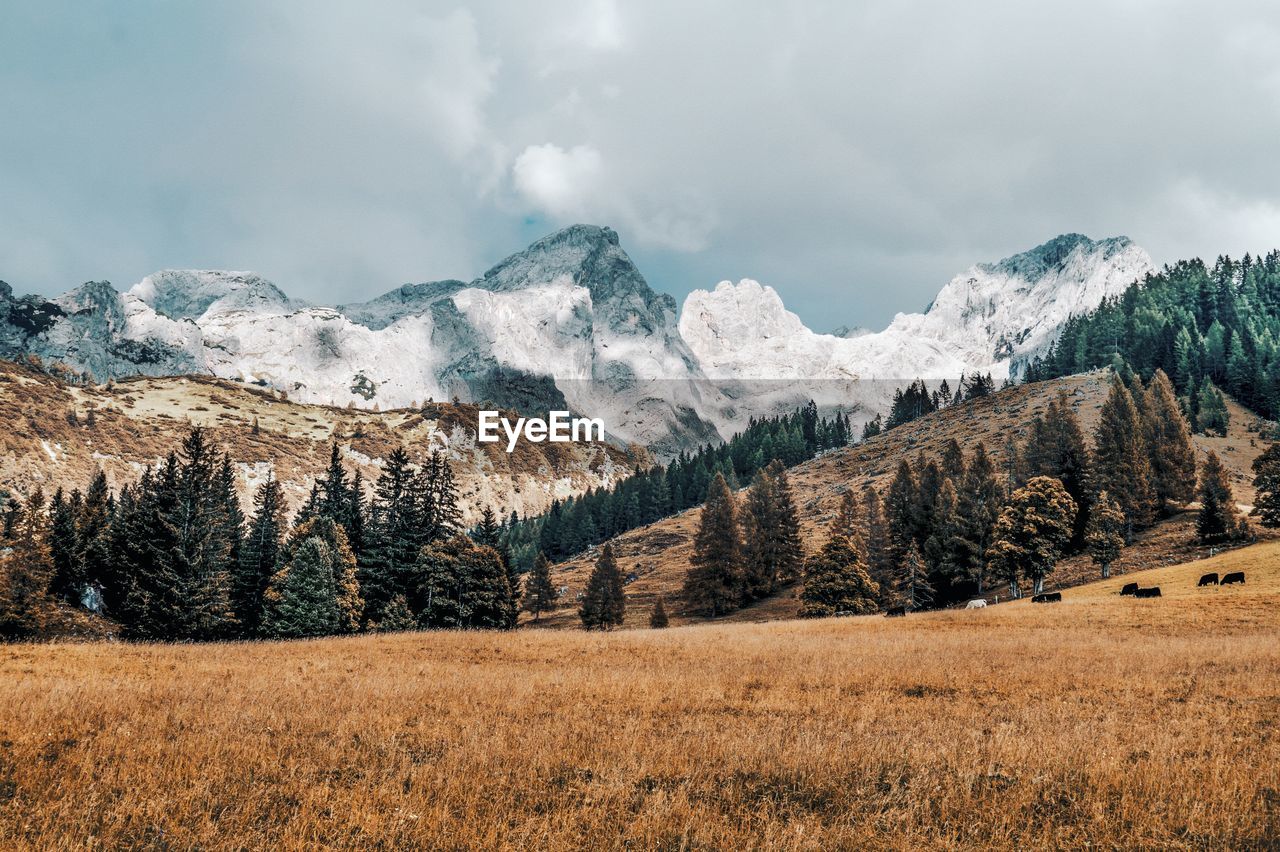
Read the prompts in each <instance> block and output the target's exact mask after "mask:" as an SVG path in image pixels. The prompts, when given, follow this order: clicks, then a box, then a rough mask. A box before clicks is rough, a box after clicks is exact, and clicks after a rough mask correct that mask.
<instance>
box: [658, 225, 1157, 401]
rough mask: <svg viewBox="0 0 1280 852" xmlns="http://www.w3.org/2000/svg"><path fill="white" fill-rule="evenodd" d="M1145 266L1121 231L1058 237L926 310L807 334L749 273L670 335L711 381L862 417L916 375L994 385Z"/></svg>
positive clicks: (958, 283) (950, 290)
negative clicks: (880, 324)
mask: <svg viewBox="0 0 1280 852" xmlns="http://www.w3.org/2000/svg"><path fill="white" fill-rule="evenodd" d="M1152 271H1154V266H1153V264H1152V262H1151V258H1150V257H1149V256H1148V255H1147V253H1146V252H1145V251H1143V250H1142V249H1141V248H1139V247H1137V246H1135V245H1133V243H1131V242H1130V241H1129V240H1128V239H1127V238H1125V237H1115V238H1112V239H1107V240H1100V241H1097V242H1094V241H1092V240H1089V239H1088V238H1087V237H1083V236H1081V235H1079V234H1068V235H1065V236H1061V237H1058V238H1056V239H1054V240H1050V241H1049V242H1047V243H1045V244H1044V245H1042V246H1038V247H1036V248H1034V249H1032V250H1030V251H1028V252H1024V253H1022V254H1018V255H1014V256H1013V257H1009V258H1006V259H1004V260H1002V261H999V262H998V263H992V264H978V265H975V266H973V267H972V268H970V269H969V270H968V271H966V272H964V273H962V274H960V275H957V276H956V277H955V278H953V279H952V280H951V282H950V283H949V284H947V285H946V286H945V287H943V288H942V290H941V292H939V294H938V296H937V298H936V299H934V301H933V303H932V304H931V305H930V306H929V309H928V310H927V311H926V312H925V313H923V314H898V315H897V316H896V317H894V319H893V322H892V323H890V324H889V326H888V327H887V328H886V329H884V330H883V331H880V332H875V333H865V334H858V335H854V336H836V335H827V334H816V333H814V332H812V331H810V330H809V329H808V328H806V327H805V326H804V324H803V323H802V322H800V319H799V317H797V316H795V315H794V314H792V313H790V312H789V311H787V310H786V308H785V307H784V306H783V304H782V299H781V298H780V297H779V296H778V294H777V293H776V292H775V291H774V290H773V288H771V287H765V286H762V285H760V284H758V283H757V282H755V281H751V280H743V281H741V282H739V283H738V284H732V283H730V282H728V281H724V282H721V283H720V284H719V285H718V286H717V287H716V289H715V290H714V291H712V292H708V291H706V290H695V291H693V292H692V293H690V294H689V296H688V298H686V300H685V305H684V311H683V313H682V314H681V318H680V331H681V334H682V335H683V337H684V339H685V341H686V342H687V343H688V344H689V346H690V348H691V349H692V350H693V352H694V354H695V355H696V357H697V358H698V362H699V364H700V365H701V366H702V369H703V370H704V372H705V373H706V374H707V375H708V377H710V378H711V379H712V380H714V381H717V382H719V383H721V384H724V383H727V382H735V381H736V382H740V383H749V384H750V385H751V387H752V388H753V389H754V391H755V396H756V397H757V398H758V399H769V400H772V402H773V404H774V405H775V406H781V405H784V404H787V403H789V402H790V403H794V401H796V400H804V399H809V398H813V399H816V400H817V401H818V402H819V404H823V403H824V402H825V403H826V404H829V405H836V404H841V403H843V404H844V405H846V406H847V405H849V404H850V403H853V404H859V403H860V404H861V405H862V406H863V408H864V411H865V412H866V413H871V412H874V411H878V410H883V409H884V407H885V406H886V403H887V401H888V400H889V399H890V398H891V397H892V394H893V391H894V390H895V389H896V388H898V387H901V386H902V385H904V384H906V383H907V382H909V381H911V380H913V379H915V378H917V377H919V378H924V379H935V380H941V379H944V378H945V379H948V380H950V381H952V382H954V381H955V380H956V379H958V378H959V377H960V375H961V374H962V373H968V374H972V373H974V372H980V373H991V374H992V376H993V378H994V379H995V380H996V381H1000V380H1002V379H1003V378H1005V377H1007V376H1009V375H1010V374H1011V373H1013V374H1016V373H1018V372H1019V371H1020V370H1021V369H1023V368H1024V367H1025V365H1026V363H1027V362H1028V361H1029V360H1030V359H1031V358H1033V357H1034V356H1035V355H1036V354H1037V353H1039V352H1042V351H1044V350H1045V349H1046V348H1047V347H1048V346H1049V345H1050V344H1051V343H1052V342H1053V340H1054V339H1055V338H1056V336H1057V334H1058V331H1059V330H1060V329H1061V327H1062V325H1063V323H1065V322H1066V321H1067V319H1068V318H1069V317H1071V316H1072V315H1073V314H1080V313H1084V312H1086V311H1088V310H1091V309H1092V308H1094V307H1096V306H1097V305H1098V304H1099V303H1100V302H1101V301H1102V300H1103V299H1104V298H1106V297H1108V296H1115V295H1118V294H1120V293H1122V292H1124V290H1125V289H1126V288H1127V287H1128V286H1129V285H1130V284H1132V283H1133V282H1134V281H1137V280H1139V279H1141V278H1142V277H1143V276H1145V275H1146V274H1147V273H1149V272H1152ZM779 380H782V381H784V382H785V383H786V385H787V387H785V388H784V387H780V386H778V382H779Z"/></svg>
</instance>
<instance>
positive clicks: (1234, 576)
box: [1222, 571, 1244, 586]
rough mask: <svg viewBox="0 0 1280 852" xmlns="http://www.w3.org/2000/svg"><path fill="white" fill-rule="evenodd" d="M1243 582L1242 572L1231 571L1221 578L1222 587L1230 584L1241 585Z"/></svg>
mask: <svg viewBox="0 0 1280 852" xmlns="http://www.w3.org/2000/svg"><path fill="white" fill-rule="evenodd" d="M1243 582H1244V572H1243V571H1233V572H1231V573H1230V574H1227V575H1225V576H1223V578H1222V585H1224V586H1230V585H1231V584H1232V583H1243Z"/></svg>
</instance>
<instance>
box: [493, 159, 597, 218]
mask: <svg viewBox="0 0 1280 852" xmlns="http://www.w3.org/2000/svg"><path fill="white" fill-rule="evenodd" d="M603 172H604V163H603V161H602V159H601V157H600V152H599V151H597V150H596V149H595V148H592V147H591V146H590V145H575V146H574V147H572V148H570V149H569V150H568V151H566V150H565V149H563V148H561V147H560V146H559V145H552V144H551V143H549V142H548V143H547V144H546V145H530V146H529V147H528V148H525V149H524V152H523V153H522V154H520V156H519V157H516V162H515V165H514V166H512V167H511V174H512V178H513V180H514V181H515V187H516V191H517V192H518V193H520V195H521V196H522V197H523V198H524V199H525V200H526V201H527V202H529V203H530V204H531V205H533V206H534V207H536V208H538V209H539V210H541V211H543V212H544V213H547V214H549V215H551V216H552V217H554V218H556V219H579V218H586V217H588V216H589V215H590V208H591V207H592V206H593V199H597V198H599V197H600V196H601V195H602V194H603V193H602V192H601V189H602V187H601V186H600V179H601V177H602V175H603Z"/></svg>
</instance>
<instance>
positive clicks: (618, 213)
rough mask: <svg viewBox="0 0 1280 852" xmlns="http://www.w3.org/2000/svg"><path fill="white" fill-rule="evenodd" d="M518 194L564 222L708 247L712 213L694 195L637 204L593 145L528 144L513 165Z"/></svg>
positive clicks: (660, 242)
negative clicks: (604, 226) (599, 224)
mask: <svg viewBox="0 0 1280 852" xmlns="http://www.w3.org/2000/svg"><path fill="white" fill-rule="evenodd" d="M511 177H512V183H513V185H514V187H515V190H516V193H517V194H518V195H519V196H520V198H521V199H522V200H523V201H524V202H525V203H526V204H528V205H529V206H530V207H532V208H534V209H535V210H537V211H539V212H540V213H543V214H546V215H547V216H549V217H550V218H551V219H554V220H556V221H558V222H559V223H560V224H568V223H570V222H608V223H614V224H617V225H619V226H621V227H623V228H624V229H626V230H627V231H629V233H630V235H631V236H632V237H634V238H635V239H636V240H638V241H640V242H642V243H647V244H649V245H656V246H662V247H665V248H671V249H676V250H678V251H698V250H700V249H702V248H704V247H705V245H706V241H707V237H708V235H709V234H710V231H711V229H712V227H713V225H714V216H713V215H712V214H711V213H710V211H709V210H708V209H706V206H705V205H701V204H698V203H696V201H695V200H694V199H691V198H682V199H670V200H668V201H667V203H658V204H651V203H637V202H636V201H635V200H633V199H632V198H631V197H630V195H629V193H627V192H626V191H625V190H624V188H623V187H622V185H621V181H620V180H619V178H618V176H617V175H615V174H612V173H611V172H610V171H609V170H608V169H606V166H605V162H604V158H603V156H602V155H601V154H600V152H599V151H598V150H596V149H595V148H594V147H592V146H591V145H575V146H573V147H572V148H569V149H567V150H566V149H564V148H561V147H560V146H559V145H555V144H552V143H550V142H548V143H546V144H544V145H530V146H529V147H527V148H525V149H524V151H523V152H522V153H521V154H520V156H518V157H516V160H515V164H514V165H513V166H512V168H511Z"/></svg>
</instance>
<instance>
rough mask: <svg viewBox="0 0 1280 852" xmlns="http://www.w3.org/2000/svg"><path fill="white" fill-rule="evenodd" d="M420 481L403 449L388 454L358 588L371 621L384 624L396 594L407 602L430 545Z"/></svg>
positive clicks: (372, 506)
mask: <svg viewBox="0 0 1280 852" xmlns="http://www.w3.org/2000/svg"><path fill="white" fill-rule="evenodd" d="M421 496H422V495H421V491H420V488H419V483H418V477H417V474H416V473H415V471H414V469H413V467H412V465H410V463H409V454H408V453H406V452H405V451H404V450H403V449H401V448H400V447H397V448H396V449H394V450H392V451H391V452H390V453H388V454H387V458H386V461H385V463H384V464H383V466H382V471H381V472H380V473H379V474H378V479H377V481H376V482H375V483H374V487H373V499H372V501H371V503H370V508H369V527H368V530H367V532H366V536H365V537H366V544H365V550H364V553H363V554H362V555H361V557H360V559H359V560H358V562H359V566H360V575H359V576H360V589H361V592H362V594H363V596H364V598H365V608H366V612H367V615H368V617H369V618H370V619H371V620H373V621H379V622H380V621H382V620H384V619H385V616H384V614H383V612H382V611H383V608H384V607H386V606H387V605H388V604H389V603H390V602H391V600H392V599H393V598H395V597H396V596H397V595H398V596H400V597H402V598H405V599H406V600H407V599H409V598H410V597H411V596H412V593H413V586H414V585H415V583H414V581H413V580H412V576H413V574H414V572H415V571H416V570H417V567H418V556H419V551H420V550H421V549H422V546H423V545H424V544H426V543H427V530H426V526H427V521H426V519H425V517H424V506H423V503H422V499H421Z"/></svg>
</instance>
